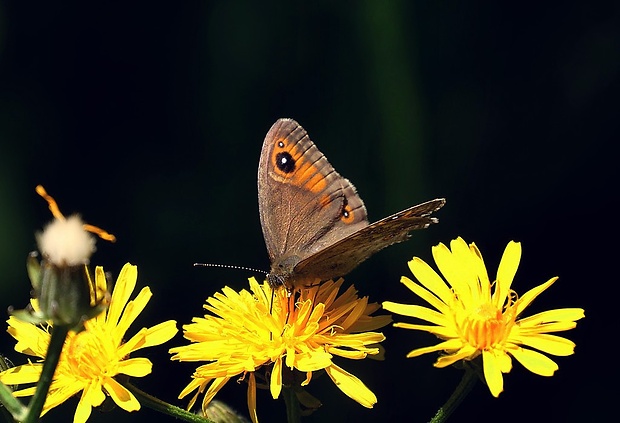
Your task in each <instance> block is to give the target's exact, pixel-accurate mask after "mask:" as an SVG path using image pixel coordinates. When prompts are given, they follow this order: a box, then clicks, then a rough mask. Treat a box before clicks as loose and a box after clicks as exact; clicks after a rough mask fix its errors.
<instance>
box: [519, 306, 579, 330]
mask: <svg viewBox="0 0 620 423" xmlns="http://www.w3.org/2000/svg"><path fill="white" fill-rule="evenodd" d="M584 317H585V314H584V311H583V309H582V308H559V309H555V310H547V311H543V312H541V313H537V314H535V315H533V316H530V317H525V318H523V319H519V326H520V327H521V328H522V329H523V328H526V327H531V326H538V325H542V324H545V323H549V322H574V321H576V320H579V319H583V318H584Z"/></svg>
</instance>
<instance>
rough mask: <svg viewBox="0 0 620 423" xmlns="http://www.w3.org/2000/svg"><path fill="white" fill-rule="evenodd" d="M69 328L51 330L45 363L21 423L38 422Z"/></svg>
mask: <svg viewBox="0 0 620 423" xmlns="http://www.w3.org/2000/svg"><path fill="white" fill-rule="evenodd" d="M69 328H70V327H69V325H59V326H54V328H53V329H52V337H51V339H50V344H49V346H48V347H47V354H46V355H45V362H44V363H43V370H41V377H40V378H39V383H38V384H37V390H36V391H35V393H34V396H33V397H32V399H31V400H30V404H29V405H28V415H27V416H26V417H25V418H24V419H23V420H21V421H22V422H23V423H35V422H37V421H39V417H40V416H41V410H43V405H44V404H45V398H47V392H48V391H49V389H50V385H51V384H52V379H53V378H54V372H55V371H56V366H57V365H58V360H60V354H61V353H62V347H63V345H64V343H65V338H66V337H67V334H68V333H69Z"/></svg>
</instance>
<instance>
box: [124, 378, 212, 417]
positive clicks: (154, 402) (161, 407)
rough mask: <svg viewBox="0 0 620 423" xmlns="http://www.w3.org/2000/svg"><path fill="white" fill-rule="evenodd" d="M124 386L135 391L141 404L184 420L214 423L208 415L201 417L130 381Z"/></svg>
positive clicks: (132, 391)
mask: <svg viewBox="0 0 620 423" xmlns="http://www.w3.org/2000/svg"><path fill="white" fill-rule="evenodd" d="M123 386H124V387H125V388H127V389H128V390H129V391H131V393H133V394H134V395H135V396H136V398H137V399H138V401H140V404H142V405H144V406H146V407H149V408H150V409H153V410H155V411H159V412H160V413H163V414H167V415H169V416H172V417H175V418H177V419H181V420H184V421H186V422H191V423H214V422H213V420H209V419H207V418H206V417H201V416H199V415H197V414H194V413H191V412H189V411H187V410H184V409H182V408H180V407H177V406H175V405H172V404H169V403H167V402H165V401H162V400H160V399H159V398H156V397H154V396H152V395H150V394H147V393H146V392H144V391H142V390H140V389H138V388H136V387H135V386H134V385H132V384H131V383H128V382H124V383H123Z"/></svg>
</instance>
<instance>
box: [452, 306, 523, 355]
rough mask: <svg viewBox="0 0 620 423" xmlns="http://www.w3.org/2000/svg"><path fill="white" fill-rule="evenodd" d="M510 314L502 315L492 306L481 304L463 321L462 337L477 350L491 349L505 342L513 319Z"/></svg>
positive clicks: (500, 311)
mask: <svg viewBox="0 0 620 423" xmlns="http://www.w3.org/2000/svg"><path fill="white" fill-rule="evenodd" d="M511 315H512V313H506V314H505V315H504V314H502V310H499V309H498V308H497V307H495V306H494V305H493V304H489V303H487V304H483V305H481V306H479V307H478V308H476V309H475V310H474V311H473V312H472V313H471V314H470V315H469V316H467V317H466V318H465V320H464V324H463V330H462V335H463V336H464V338H465V340H466V341H467V342H468V343H469V344H470V345H472V346H473V347H475V348H476V349H478V350H485V349H487V348H492V347H493V346H495V345H498V344H501V343H502V342H504V341H505V339H506V338H507V336H508V333H509V331H510V327H511V326H512V323H514V319H513V318H511V317H510V316H511Z"/></svg>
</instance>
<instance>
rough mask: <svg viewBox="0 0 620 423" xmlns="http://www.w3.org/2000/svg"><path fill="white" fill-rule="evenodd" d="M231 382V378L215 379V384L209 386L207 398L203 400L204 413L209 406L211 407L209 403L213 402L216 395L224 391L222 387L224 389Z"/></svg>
mask: <svg viewBox="0 0 620 423" xmlns="http://www.w3.org/2000/svg"><path fill="white" fill-rule="evenodd" d="M229 380H230V378H229V377H218V378H215V379H213V382H212V383H211V385H210V386H209V389H207V392H206V393H205V397H204V399H203V400H202V410H203V411H204V410H206V409H207V405H209V403H210V402H211V400H212V399H213V397H214V396H215V394H217V393H218V392H219V391H220V389H222V387H224V385H226V382H228V381H229Z"/></svg>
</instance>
